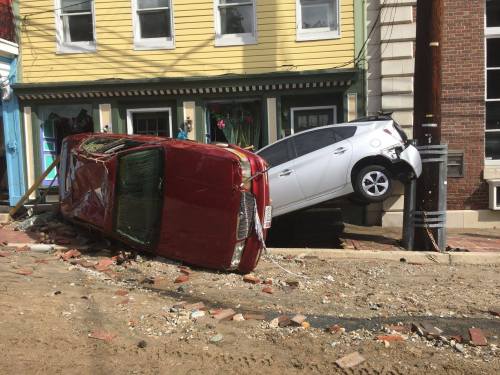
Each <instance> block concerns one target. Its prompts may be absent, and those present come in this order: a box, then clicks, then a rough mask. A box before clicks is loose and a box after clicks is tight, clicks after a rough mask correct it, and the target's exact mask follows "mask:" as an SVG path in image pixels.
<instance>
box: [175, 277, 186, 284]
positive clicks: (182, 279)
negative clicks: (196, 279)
mask: <svg viewBox="0 0 500 375" xmlns="http://www.w3.org/2000/svg"><path fill="white" fill-rule="evenodd" d="M187 281H189V276H188V275H180V276H177V278H176V279H175V280H174V283H175V284H181V283H185V282H187Z"/></svg>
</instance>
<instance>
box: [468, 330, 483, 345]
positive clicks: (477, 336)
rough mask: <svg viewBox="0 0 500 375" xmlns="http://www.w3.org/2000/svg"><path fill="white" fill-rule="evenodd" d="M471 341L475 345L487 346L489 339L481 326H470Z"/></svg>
mask: <svg viewBox="0 0 500 375" xmlns="http://www.w3.org/2000/svg"><path fill="white" fill-rule="evenodd" d="M469 336H470V343H471V344H472V345H474V346H486V345H488V341H487V340H486V337H485V336H484V334H483V331H481V329H480V328H469Z"/></svg>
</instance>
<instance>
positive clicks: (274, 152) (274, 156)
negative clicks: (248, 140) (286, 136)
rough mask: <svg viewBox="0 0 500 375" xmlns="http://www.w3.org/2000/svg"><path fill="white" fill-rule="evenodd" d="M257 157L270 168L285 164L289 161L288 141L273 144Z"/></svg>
mask: <svg viewBox="0 0 500 375" xmlns="http://www.w3.org/2000/svg"><path fill="white" fill-rule="evenodd" d="M259 156H260V157H262V158H264V160H265V161H267V164H269V166H270V167H271V168H272V167H275V166H277V165H280V164H283V163H286V162H287V161H289V160H290V155H289V153H288V141H282V142H278V143H275V144H274V145H272V146H270V147H268V148H266V149H265V150H262V151H260V152H259Z"/></svg>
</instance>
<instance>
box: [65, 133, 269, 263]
mask: <svg viewBox="0 0 500 375" xmlns="http://www.w3.org/2000/svg"><path fill="white" fill-rule="evenodd" d="M266 168H267V165H266V163H265V161H264V160H263V159H262V158H260V157H259V156H257V155H255V154H253V153H251V152H248V151H246V150H243V149H241V148H239V147H237V146H232V145H231V146H230V145H205V144H200V143H195V142H191V141H180V140H175V139H169V138H160V137H153V136H138V135H133V136H130V135H122V134H78V135H73V136H70V137H67V138H65V139H64V141H63V143H62V150H61V165H60V171H59V173H60V184H59V194H60V201H61V212H62V214H63V216H64V217H66V218H67V219H70V220H72V221H74V222H77V223H80V224H84V225H88V226H91V227H93V228H95V229H97V230H99V231H101V232H103V233H104V234H105V235H108V236H111V237H114V238H116V239H118V240H121V241H123V242H125V243H127V244H129V245H131V246H133V247H135V248H137V249H140V250H144V251H149V252H153V253H155V254H158V255H161V256H164V257H167V258H171V259H175V260H179V261H183V262H185V263H188V264H192V265H196V266H202V267H207V268H213V269H219V270H234V271H239V272H249V271H251V270H253V269H254V268H255V267H256V265H257V263H258V260H259V258H260V255H261V251H262V249H263V248H264V240H265V236H266V229H267V228H269V226H270V221H271V207H270V203H269V190H268V178H267V172H266Z"/></svg>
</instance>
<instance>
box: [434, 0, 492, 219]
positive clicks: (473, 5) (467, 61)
mask: <svg viewBox="0 0 500 375" xmlns="http://www.w3.org/2000/svg"><path fill="white" fill-rule="evenodd" d="M444 4H445V14H444V31H443V34H444V35H443V83H442V89H443V97H442V116H443V119H442V121H443V122H442V130H443V132H442V137H443V141H444V142H447V143H448V144H449V148H450V150H463V151H464V152H465V157H464V159H465V160H464V161H465V176H464V178H449V179H448V209H450V210H459V209H487V208H488V185H487V183H486V182H485V181H484V180H483V169H484V124H485V106H484V90H485V83H484V82H485V71H484V70H485V69H484V55H485V54H484V4H485V2H484V0H445V1H444Z"/></svg>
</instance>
